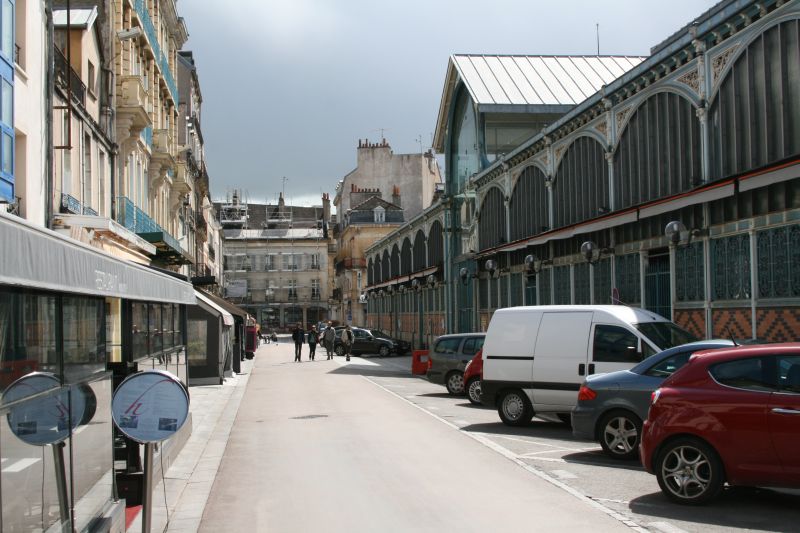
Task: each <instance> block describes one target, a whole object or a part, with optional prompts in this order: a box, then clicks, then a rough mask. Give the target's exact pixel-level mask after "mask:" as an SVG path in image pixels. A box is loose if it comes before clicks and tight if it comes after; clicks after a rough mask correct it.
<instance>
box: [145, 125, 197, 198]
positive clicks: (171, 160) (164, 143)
mask: <svg viewBox="0 0 800 533" xmlns="http://www.w3.org/2000/svg"><path fill="white" fill-rule="evenodd" d="M152 159H155V160H156V161H157V162H158V163H160V164H161V165H163V166H166V167H168V168H171V167H174V166H175V143H174V142H173V140H172V134H171V133H170V131H169V130H154V131H153V155H152ZM184 183H185V182H184ZM187 187H188V185H187ZM183 192H189V191H188V190H186V191H183Z"/></svg>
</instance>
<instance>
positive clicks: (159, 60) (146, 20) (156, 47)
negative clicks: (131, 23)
mask: <svg viewBox="0 0 800 533" xmlns="http://www.w3.org/2000/svg"><path fill="white" fill-rule="evenodd" d="M134 8H135V9H136V14H137V15H138V16H139V20H140V21H141V22H142V27H143V28H144V33H145V35H147V40H148V41H149V42H150V48H151V49H152V50H153V55H154V56H155V59H156V64H157V65H158V68H159V70H161V76H162V77H163V78H164V82H165V83H166V84H167V88H168V89H169V92H170V95H171V96H172V100H173V101H174V102H175V104H176V105H177V103H178V101H179V98H178V84H176V83H175V78H174V77H173V76H172V71H171V70H170V69H169V60H168V58H167V56H166V55H165V54H164V53H163V52H162V50H161V44H160V43H159V41H158V33H157V32H156V28H155V26H154V25H153V20H152V19H151V18H150V12H149V11H148V10H147V2H145V0H135V2H134Z"/></svg>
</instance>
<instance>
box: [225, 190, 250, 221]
mask: <svg viewBox="0 0 800 533" xmlns="http://www.w3.org/2000/svg"><path fill="white" fill-rule="evenodd" d="M247 204H248V202H247V191H243V190H241V189H231V190H228V192H227V193H226V195H225V203H223V204H222V205H221V206H220V211H219V221H220V224H222V227H223V228H226V229H227V228H242V229H247V221H248V220H249V218H250V216H249V215H248V205H247Z"/></svg>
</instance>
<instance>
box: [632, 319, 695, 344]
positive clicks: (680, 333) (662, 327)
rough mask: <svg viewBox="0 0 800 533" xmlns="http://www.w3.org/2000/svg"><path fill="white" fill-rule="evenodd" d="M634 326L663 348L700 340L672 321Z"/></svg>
mask: <svg viewBox="0 0 800 533" xmlns="http://www.w3.org/2000/svg"><path fill="white" fill-rule="evenodd" d="M634 326H636V329H638V330H639V331H640V332H642V333H643V334H644V336H645V337H647V338H648V339H650V341H651V342H652V343H653V344H655V345H656V346H658V347H659V348H661V349H662V350H666V349H668V348H673V347H675V346H680V345H681V344H686V343H689V342H696V341H697V340H699V339H698V338H697V337H695V336H694V335H692V334H691V333H689V332H688V331H686V330H684V329H681V328H679V327H678V326H676V325H675V324H673V323H672V322H646V323H642V324H634Z"/></svg>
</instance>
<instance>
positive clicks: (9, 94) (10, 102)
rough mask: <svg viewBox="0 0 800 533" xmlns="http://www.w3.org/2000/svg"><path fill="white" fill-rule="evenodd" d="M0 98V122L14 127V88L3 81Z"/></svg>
mask: <svg viewBox="0 0 800 533" xmlns="http://www.w3.org/2000/svg"><path fill="white" fill-rule="evenodd" d="M0 92H2V94H0V98H1V99H2V104H0V105H1V106H2V109H0V113H2V116H0V120H2V122H3V124H5V125H6V126H9V127H11V126H13V125H14V86H13V85H11V83H9V82H8V80H6V79H3V83H2V88H1V89H0Z"/></svg>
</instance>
